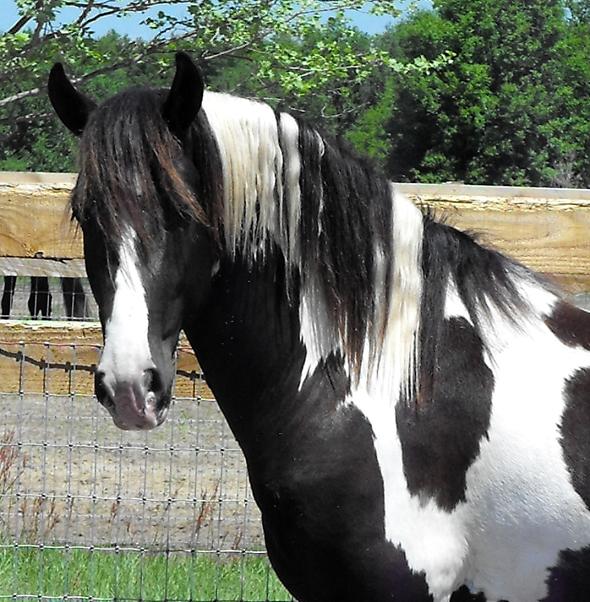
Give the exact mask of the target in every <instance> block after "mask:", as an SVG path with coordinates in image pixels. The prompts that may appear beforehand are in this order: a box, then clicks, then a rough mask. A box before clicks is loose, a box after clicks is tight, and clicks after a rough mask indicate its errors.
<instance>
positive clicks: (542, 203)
mask: <svg viewBox="0 0 590 602" xmlns="http://www.w3.org/2000/svg"><path fill="white" fill-rule="evenodd" d="M74 179H75V176H74V175H73V174H18V173H4V174H2V173H0V256H12V257H34V256H35V255H36V254H37V255H42V256H44V257H56V258H72V259H73V258H82V257H83V249H82V244H81V240H80V237H79V233H77V232H76V230H75V228H73V227H72V226H71V224H70V223H69V216H68V214H67V211H66V205H67V201H68V195H69V191H70V189H71V187H72V185H73V182H74ZM398 187H399V188H400V189H401V190H403V191H404V192H405V193H406V194H408V195H409V196H410V197H411V198H412V199H413V200H415V201H416V202H418V203H421V204H423V205H427V206H431V207H433V208H434V210H435V213H436V214H438V215H444V216H445V218H446V219H447V221H448V222H450V223H451V224H453V225H456V226H457V227H459V228H461V229H464V230H470V231H475V232H478V233H479V234H480V239H481V240H482V241H483V242H484V243H485V244H487V245H490V246H492V247H495V248H497V249H499V250H501V251H503V252H505V253H507V254H509V255H511V256H512V257H514V258H516V259H517V260H519V261H521V262H522V263H524V264H525V265H527V266H529V267H531V268H533V269H535V270H538V271H540V272H543V273H545V274H548V275H550V276H551V277H554V279H555V280H556V281H557V282H559V283H561V284H562V285H565V286H566V287H569V288H570V289H571V290H572V291H573V292H576V291H583V290H586V291H588V290H590V240H589V233H590V190H567V189H546V188H511V187H490V186H463V185H460V184H443V185H428V184H426V185H425V184H400V185H398Z"/></svg>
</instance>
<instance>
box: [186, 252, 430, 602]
mask: <svg viewBox="0 0 590 602" xmlns="http://www.w3.org/2000/svg"><path fill="white" fill-rule="evenodd" d="M275 256H276V255H275V254H274V253H272V252H270V253H269V260H268V263H267V264H266V265H258V266H252V267H249V266H248V265H247V263H245V262H244V263H242V262H241V261H240V259H239V258H238V259H237V260H236V261H234V262H232V263H227V264H226V263H222V266H221V269H220V271H219V274H218V276H217V277H216V278H215V280H214V283H213V293H214V294H213V296H212V301H211V303H210V304H209V305H206V306H205V307H204V309H203V312H204V313H203V314H202V315H195V316H194V323H190V322H187V323H186V324H185V331H186V332H187V335H188V337H189V340H190V341H191V343H192V344H193V345H194V347H195V349H196V350H197V354H198V358H199V361H200V363H201V366H202V367H203V369H204V370H205V373H206V374H207V381H208V383H209V384H210V386H211V388H212V389H213V391H214V393H215V396H216V399H217V400H218V403H219V404H220V406H221V408H222V410H223V412H224V414H225V416H226V418H227V419H228V422H229V424H230V426H231V428H232V430H233V432H234V434H235V435H236V438H237V440H238V442H239V443H240V446H241V447H242V449H243V451H244V455H245V457H246V461H247V464H248V471H249V476H250V482H251V485H252V491H253V493H254V497H255V498H256V502H257V504H258V506H259V507H260V509H261V512H262V522H263V526H264V532H265V539H266V545H267V549H268V554H269V558H270V560H271V563H272V565H273V567H274V569H275V570H276V572H277V574H278V576H279V578H280V579H281V581H282V582H283V583H284V584H285V586H286V587H287V588H288V589H289V591H290V592H291V594H292V595H293V596H295V598H296V599H297V600H299V601H300V602H361V601H374V602H377V601H379V602H381V601H387V600H391V601H394V602H431V601H432V597H431V596H430V594H429V593H428V586H427V583H426V579H425V577H424V575H423V574H422V573H416V572H413V571H412V570H411V569H410V567H409V566H408V562H407V559H406V556H405V553H404V551H403V550H401V549H399V548H397V547H396V546H394V545H393V544H392V543H390V542H388V541H387V540H386V538H385V509H384V508H385V507H384V494H383V479H382V476H381V471H380V469H379V464H378V461H377V456H376V452H375V447H374V443H373V433H372V430H371V425H370V423H369V422H368V421H367V419H366V418H365V417H364V416H363V414H362V413H361V412H360V411H359V410H358V409H357V408H355V407H354V406H349V405H343V404H341V402H342V401H343V400H344V399H345V398H346V396H347V394H348V393H349V388H350V383H349V377H348V375H347V374H346V371H345V370H344V367H343V360H342V357H341V356H340V354H338V353H334V354H331V355H330V356H328V357H327V358H326V360H325V361H324V362H322V363H320V365H319V366H318V367H317V368H316V370H315V371H314V373H313V374H311V375H310V376H309V377H308V378H307V379H306V380H305V382H304V384H303V386H302V387H301V390H299V380H300V375H301V370H302V367H303V363H304V359H305V349H304V348H303V346H302V343H301V340H300V324H299V318H298V312H297V310H296V309H294V308H293V307H292V306H291V305H290V304H289V303H288V302H287V299H286V297H285V290H286V286H285V281H284V279H285V275H284V266H283V265H282V263H281V261H280V260H277V261H276V262H275V260H274V257H275ZM294 284H295V285H296V284H297V283H296V282H295V283H294ZM293 288H294V289H296V286H294V287H293ZM245 290H247V291H248V295H245V294H244V291H245ZM293 294H294V295H297V290H294V291H293ZM204 316H206V317H204ZM245 350H247V351H245Z"/></svg>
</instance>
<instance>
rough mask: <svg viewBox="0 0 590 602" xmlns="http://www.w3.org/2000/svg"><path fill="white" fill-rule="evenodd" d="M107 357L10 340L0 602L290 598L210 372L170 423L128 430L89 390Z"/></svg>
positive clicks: (190, 385)
mask: <svg viewBox="0 0 590 602" xmlns="http://www.w3.org/2000/svg"><path fill="white" fill-rule="evenodd" d="M0 336H1V334H0ZM40 336H42V335H40ZM190 353H192V352H191V351H190V350H189V349H185V348H182V349H180V351H179V355H180V356H182V355H183V354H190ZM99 354H100V348H99V346H98V345H89V344H84V343H74V344H66V343H56V342H55V341H53V342H43V341H42V340H30V339H28V340H26V341H15V340H12V339H11V340H5V341H0V376H1V385H0V386H1V389H2V390H1V391H0V403H2V407H3V415H2V422H1V423H0V600H3V599H6V600H8V599H11V600H52V601H53V600H64V601H65V600H80V601H82V600H84V601H88V602H91V601H92V602H95V601H105V602H106V601H114V600H117V601H122V600H137V601H142V602H147V601H154V602H159V601H164V600H166V601H168V602H169V601H172V600H179V601H180V600H191V601H195V602H197V601H209V600H269V601H275V600H276V601H280V600H290V599H291V598H290V597H289V595H288V594H287V592H286V591H285V590H284V589H283V588H282V586H281V585H280V583H279V582H278V580H277V578H276V576H275V575H274V573H273V572H272V570H271V569H270V566H269V564H268V560H267V558H266V554H265V551H264V543H263V538H262V531H261V524H260V516H259V513H258V510H257V508H256V505H255V503H254V501H253V498H252V494H251V491H250V489H249V486H248V480H247V473H246V467H245V464H244V460H243V457H242V454H241V451H240V450H239V448H238V446H237V444H236V442H235V440H234V439H233V437H232V434H231V432H230V430H229V428H228V427H227V425H226V423H225V420H224V419H223V416H222V415H221V413H220V412H219V410H218V408H217V405H216V404H215V402H214V400H213V399H212V396H211V394H210V392H209V391H208V389H207V387H206V385H205V383H204V382H203V380H202V378H201V375H200V374H199V373H198V372H195V371H190V372H189V371H187V370H184V371H183V370H182V369H180V368H179V370H178V376H177V385H176V395H175V397H174V408H173V411H172V412H171V415H170V417H169V419H168V421H167V422H166V423H165V425H164V426H163V427H160V428H159V429H156V430H155V431H151V432H140V433H133V432H122V431H120V430H118V429H117V428H116V427H115V426H114V425H113V423H112V420H111V419H110V417H109V416H108V414H107V412H106V411H105V410H104V409H103V408H102V407H101V406H99V404H98V403H97V402H96V399H95V398H93V396H92V394H91V391H92V381H93V372H94V368H95V366H96V363H97V361H98V358H99ZM191 357H192V356H191ZM178 365H179V366H181V365H183V358H182V357H179V358H178ZM180 381H182V386H180V385H179V384H178V383H179V382H180Z"/></svg>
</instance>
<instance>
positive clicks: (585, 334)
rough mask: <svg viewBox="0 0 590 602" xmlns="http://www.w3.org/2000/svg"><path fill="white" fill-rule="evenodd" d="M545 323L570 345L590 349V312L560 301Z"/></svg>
mask: <svg viewBox="0 0 590 602" xmlns="http://www.w3.org/2000/svg"><path fill="white" fill-rule="evenodd" d="M545 324H547V326H548V327H549V330H551V332H552V333H553V334H554V335H555V336H556V337H557V338H558V339H559V340H560V341H561V342H562V343H564V344H565V345H568V347H583V348H584V349H588V350H590V313H588V312H587V311H584V310H583V309H580V308H579V307H575V306H574V305H570V304H569V303H566V302H565V301H560V302H559V303H558V304H557V305H556V306H555V308H554V310H553V313H552V314H551V315H550V316H547V318H546V319H545Z"/></svg>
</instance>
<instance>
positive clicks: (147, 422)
mask: <svg viewBox="0 0 590 602" xmlns="http://www.w3.org/2000/svg"><path fill="white" fill-rule="evenodd" d="M109 380H110V379H109V378H108V375H106V374H105V372H103V371H101V370H97V372H96V375H95V379H94V388H95V392H96V398H97V399H98V401H99V402H100V404H101V405H103V406H104V407H105V408H106V409H107V410H108V411H109V414H110V415H111V417H112V419H113V422H114V423H115V425H116V426H118V427H119V428H120V429H123V430H125V431H131V430H144V431H145V430H150V429H153V428H156V427H157V426H159V425H160V424H162V423H163V422H164V420H166V416H167V414H168V408H169V406H170V394H169V393H166V392H165V391H164V389H163V387H162V381H161V379H160V377H159V375H158V372H157V370H155V369H149V370H145V371H144V372H143V374H142V377H141V378H140V379H137V380H136V381H132V380H124V381H115V382H112V383H111V382H109Z"/></svg>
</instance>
